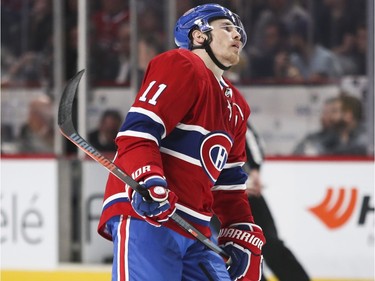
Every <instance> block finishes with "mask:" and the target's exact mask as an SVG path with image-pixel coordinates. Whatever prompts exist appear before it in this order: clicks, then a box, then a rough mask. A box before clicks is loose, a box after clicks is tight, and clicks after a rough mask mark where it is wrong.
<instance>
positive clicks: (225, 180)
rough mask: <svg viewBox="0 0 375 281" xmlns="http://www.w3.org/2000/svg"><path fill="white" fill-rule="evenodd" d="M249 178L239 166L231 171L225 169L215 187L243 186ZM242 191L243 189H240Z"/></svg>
mask: <svg viewBox="0 0 375 281" xmlns="http://www.w3.org/2000/svg"><path fill="white" fill-rule="evenodd" d="M247 178H248V176H247V174H246V173H245V172H244V171H243V170H242V168H241V167H239V166H237V167H233V168H230V169H223V170H222V171H221V173H220V176H219V178H218V179H217V181H216V183H215V186H219V185H220V186H236V185H239V186H241V185H243V184H245V182H246V180H247ZM240 189H243V188H242V187H240Z"/></svg>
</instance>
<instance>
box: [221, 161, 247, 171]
mask: <svg viewBox="0 0 375 281" xmlns="http://www.w3.org/2000/svg"><path fill="white" fill-rule="evenodd" d="M244 164H245V162H234V163H226V164H225V165H224V169H230V168H235V167H242V166H243V165H244Z"/></svg>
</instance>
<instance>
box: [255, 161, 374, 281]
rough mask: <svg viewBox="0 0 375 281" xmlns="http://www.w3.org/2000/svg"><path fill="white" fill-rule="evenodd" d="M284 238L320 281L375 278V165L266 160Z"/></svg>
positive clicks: (268, 187) (265, 174) (269, 192)
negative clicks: (322, 279) (321, 280)
mask: <svg viewBox="0 0 375 281" xmlns="http://www.w3.org/2000/svg"><path fill="white" fill-rule="evenodd" d="M261 176H262V179H263V182H264V185H265V188H264V193H263V195H264V197H265V199H266V200H267V202H268V205H269V207H270V209H271V212H272V214H273V216H274V219H275V222H276V226H277V228H278V231H279V235H280V237H281V238H282V239H283V240H284V242H285V243H286V244H287V245H288V246H289V247H290V248H291V249H292V251H293V253H295V254H296V256H297V258H298V259H299V260H300V261H301V263H302V264H303V266H304V267H305V268H306V269H307V271H308V272H309V274H310V275H311V276H313V277H314V278H351V279H355V278H366V279H367V278H369V279H370V278H374V162H373V160H369V161H338V159H336V161H335V160H334V159H333V160H331V161H316V160H312V161H308V160H306V161H293V160H290V161H266V164H264V167H263V169H262V174H261Z"/></svg>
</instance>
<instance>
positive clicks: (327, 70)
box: [289, 17, 342, 82]
mask: <svg viewBox="0 0 375 281" xmlns="http://www.w3.org/2000/svg"><path fill="white" fill-rule="evenodd" d="M309 29H310V23H309V22H308V21H306V20H304V19H302V18H298V17H296V18H294V24H293V25H292V26H290V27H289V44H290V47H291V49H292V53H291V56H290V62H291V64H292V65H293V66H295V67H296V68H297V69H298V71H299V73H300V74H301V76H302V77H303V79H304V81H305V82H322V81H323V82H324V81H327V80H330V79H334V78H338V77H339V76H340V75H341V73H342V70H341V67H340V64H339V62H338V59H337V57H336V56H335V54H334V53H333V52H331V51H330V50H328V49H326V48H324V47H323V46H321V45H319V44H317V43H314V42H310V41H309V37H308V34H309Z"/></svg>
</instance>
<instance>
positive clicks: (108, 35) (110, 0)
mask: <svg viewBox="0 0 375 281" xmlns="http://www.w3.org/2000/svg"><path fill="white" fill-rule="evenodd" d="M100 3H101V9H100V10H99V11H97V12H95V13H94V15H93V16H92V24H93V29H94V30H93V38H92V40H93V42H95V46H96V48H97V49H99V50H100V51H103V52H105V51H111V49H112V47H113V44H114V42H115V38H116V37H117V32H118V29H119V27H120V26H121V25H122V24H123V23H127V22H129V11H128V1H124V0H101V2H100Z"/></svg>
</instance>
